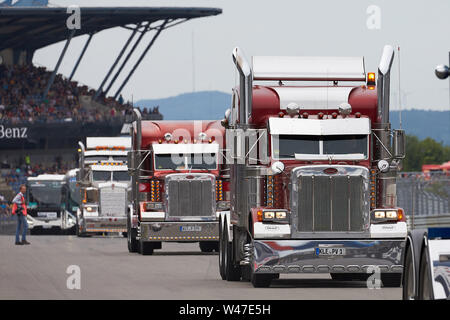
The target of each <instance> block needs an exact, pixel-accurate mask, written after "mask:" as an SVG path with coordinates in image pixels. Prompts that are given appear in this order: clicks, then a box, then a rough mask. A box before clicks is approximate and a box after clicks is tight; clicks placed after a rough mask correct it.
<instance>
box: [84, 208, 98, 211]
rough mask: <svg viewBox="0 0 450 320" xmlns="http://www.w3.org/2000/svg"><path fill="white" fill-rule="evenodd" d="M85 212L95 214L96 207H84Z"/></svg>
mask: <svg viewBox="0 0 450 320" xmlns="http://www.w3.org/2000/svg"><path fill="white" fill-rule="evenodd" d="M86 211H87V212H95V211H97V207H86Z"/></svg>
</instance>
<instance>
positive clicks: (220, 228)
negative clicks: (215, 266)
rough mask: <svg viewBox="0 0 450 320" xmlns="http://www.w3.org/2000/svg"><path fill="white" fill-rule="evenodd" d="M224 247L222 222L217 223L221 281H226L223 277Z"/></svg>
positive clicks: (224, 276)
mask: <svg viewBox="0 0 450 320" xmlns="http://www.w3.org/2000/svg"><path fill="white" fill-rule="evenodd" d="M225 248H226V245H225V238H224V230H223V226H222V221H220V222H219V273H220V277H221V278H222V280H227V277H226V275H225V255H226V249H225Z"/></svg>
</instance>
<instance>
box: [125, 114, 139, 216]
mask: <svg viewBox="0 0 450 320" xmlns="http://www.w3.org/2000/svg"><path fill="white" fill-rule="evenodd" d="M133 112H134V115H135V118H136V120H135V122H134V124H133V125H134V127H135V128H136V140H135V143H136V148H134V150H132V151H131V158H132V159H133V160H132V161H131V163H128V168H129V169H130V167H131V168H132V171H131V174H132V189H131V192H132V194H133V199H137V196H138V195H139V177H140V169H139V167H138V166H139V164H140V163H141V148H142V115H141V111H139V109H138V108H134V109H133ZM132 137H133V136H132ZM135 150H136V151H135ZM135 210H137V208H135ZM136 212H137V211H136Z"/></svg>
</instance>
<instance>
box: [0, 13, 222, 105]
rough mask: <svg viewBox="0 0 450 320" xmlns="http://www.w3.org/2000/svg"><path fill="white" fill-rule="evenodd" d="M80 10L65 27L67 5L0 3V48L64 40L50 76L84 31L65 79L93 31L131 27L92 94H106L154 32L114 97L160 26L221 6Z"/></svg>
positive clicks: (34, 47)
mask: <svg viewBox="0 0 450 320" xmlns="http://www.w3.org/2000/svg"><path fill="white" fill-rule="evenodd" d="M80 13H81V15H80V16H81V28H80V29H72V30H69V29H68V28H67V24H66V21H67V20H68V18H69V17H70V16H71V14H72V12H69V13H68V8H66V7H0V51H1V50H4V49H13V50H16V49H17V50H27V51H29V52H34V51H35V50H37V49H40V48H42V47H45V46H48V45H51V44H54V43H56V42H59V41H63V40H67V41H66V45H65V47H64V49H63V51H62V53H61V55H60V58H59V60H58V63H57V64H56V67H55V70H54V74H53V75H52V78H54V75H55V74H56V72H57V70H58V68H59V64H60V63H61V61H62V59H63V57H64V54H65V52H66V49H67V47H68V45H69V43H70V40H71V39H72V38H73V37H77V36H81V35H86V34H87V35H89V38H88V40H87V42H86V44H85V46H84V48H83V49H82V51H81V54H80V57H79V58H78V61H77V63H76V64H75V66H74V69H73V71H72V74H71V75H70V78H69V79H72V76H73V74H74V73H75V71H76V69H77V67H78V65H79V63H80V61H81V59H82V57H83V55H84V53H85V51H86V49H87V47H88V45H89V43H90V41H91V38H92V36H93V35H94V34H96V33H98V32H100V31H102V30H105V29H110V28H114V27H123V28H127V29H130V30H131V31H132V33H131V35H130V38H129V39H128V40H127V42H126V43H125V45H124V47H123V48H122V50H121V52H120V53H119V56H118V57H117V59H116V61H115V62H114V64H113V66H112V67H111V69H110V70H109V72H108V74H107V75H106V77H105V79H104V80H103V82H102V84H101V85H100V87H99V89H98V90H97V93H96V95H95V98H97V97H98V96H99V95H100V94H101V93H104V94H105V95H106V93H107V91H108V90H109V89H110V88H111V86H112V84H113V83H114V81H115V80H116V79H117V76H118V75H119V73H120V72H121V71H122V69H123V67H124V66H125V65H126V63H127V62H128V59H129V58H130V56H131V55H132V54H133V52H134V50H135V49H136V47H137V45H138V44H139V43H140V41H141V40H142V38H143V36H144V35H145V34H146V33H147V32H149V31H154V32H155V34H154V35H153V37H152V38H151V40H150V42H149V43H148V45H147V47H146V48H145V49H144V52H143V53H142V54H141V56H140V57H139V58H138V61H137V63H136V64H135V66H134V67H133V68H132V70H131V72H130V73H129V74H128V76H127V77H126V79H125V81H124V83H123V84H122V85H121V86H120V88H119V90H118V91H117V92H116V94H115V95H114V97H115V98H117V96H118V95H119V93H120V91H121V90H122V88H123V86H124V85H125V84H126V83H127V82H128V80H129V77H131V75H132V74H133V72H134V71H135V69H136V68H137V67H138V65H139V64H140V62H141V61H142V59H143V58H144V57H145V55H146V53H147V52H148V50H149V49H150V47H151V46H152V45H153V43H154V41H155V40H156V38H157V37H158V36H159V34H160V33H161V31H162V30H165V29H167V28H170V27H172V26H175V25H177V24H179V23H182V22H185V21H189V20H191V19H195V18H201V17H208V16H215V15H219V14H221V13H222V9H219V8H200V7H81V8H80ZM137 33H140V36H139V37H138V39H137V40H136V41H135V43H134V45H133V46H132V48H131V50H130V52H129V53H128V55H127V56H126V58H125V60H124V62H122V65H121V66H120V67H119V70H118V72H117V73H116V75H115V76H114V77H113V79H112V80H111V81H112V82H111V83H110V84H109V86H108V90H107V91H106V92H105V91H103V86H104V85H105V84H106V81H107V80H108V78H109V76H110V75H111V73H112V71H113V69H114V68H115V67H116V65H117V63H118V62H119V60H120V59H121V58H122V56H123V55H124V53H125V51H126V50H127V48H128V46H129V45H130V44H131V42H132V40H133V38H134V37H135V35H136V34H137ZM52 78H51V79H50V81H49V85H48V88H47V89H46V90H45V91H46V92H44V94H43V96H46V95H47V92H48V89H49V88H50V86H51V85H52V82H53V79H52Z"/></svg>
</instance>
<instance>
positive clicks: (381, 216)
mask: <svg viewBox="0 0 450 320" xmlns="http://www.w3.org/2000/svg"><path fill="white" fill-rule="evenodd" d="M403 219H404V215H403V209H402V208H396V209H387V210H386V209H385V210H374V211H373V213H372V222H373V223H377V222H395V221H402V220H403Z"/></svg>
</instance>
